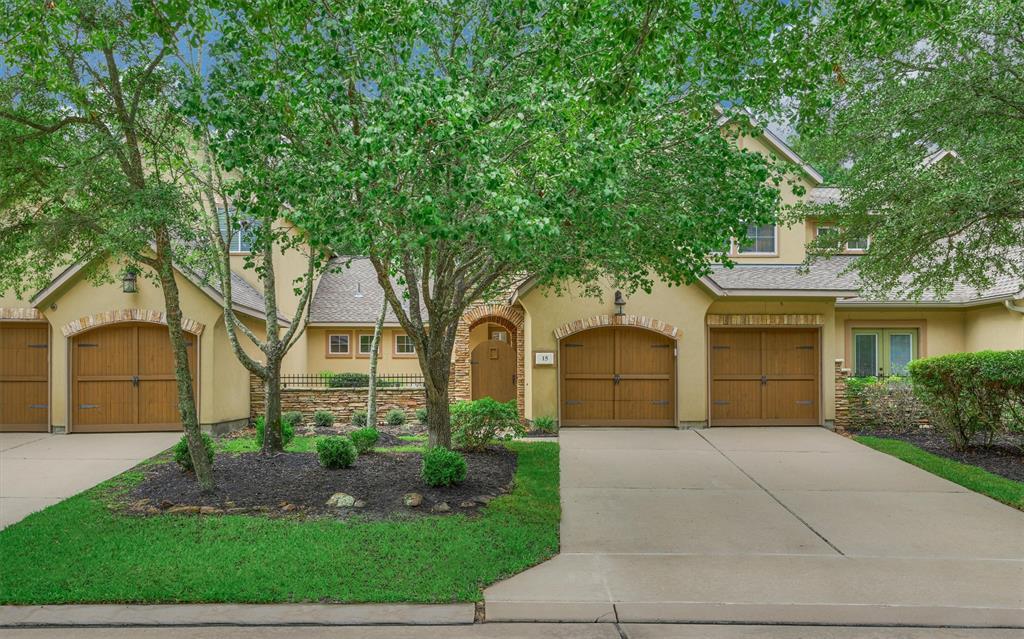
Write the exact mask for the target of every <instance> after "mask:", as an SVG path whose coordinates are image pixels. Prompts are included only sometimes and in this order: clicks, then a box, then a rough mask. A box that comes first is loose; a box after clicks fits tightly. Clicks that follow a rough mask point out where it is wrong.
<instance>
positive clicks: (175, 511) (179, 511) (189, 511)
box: [167, 506, 199, 515]
mask: <svg viewBox="0 0 1024 639" xmlns="http://www.w3.org/2000/svg"><path fill="white" fill-rule="evenodd" d="M167 512H169V513H170V514H172V515H198V514H199V506H172V507H171V508H168V509H167Z"/></svg>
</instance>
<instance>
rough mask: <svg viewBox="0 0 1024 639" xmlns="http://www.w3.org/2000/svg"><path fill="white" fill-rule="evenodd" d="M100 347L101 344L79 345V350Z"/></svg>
mask: <svg viewBox="0 0 1024 639" xmlns="http://www.w3.org/2000/svg"><path fill="white" fill-rule="evenodd" d="M98 346H99V344H85V343H80V344H79V345H78V348H96V347H98Z"/></svg>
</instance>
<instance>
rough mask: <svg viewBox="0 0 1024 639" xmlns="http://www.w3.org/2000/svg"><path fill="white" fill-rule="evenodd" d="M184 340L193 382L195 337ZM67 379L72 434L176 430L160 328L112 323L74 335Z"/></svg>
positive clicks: (165, 339) (167, 351)
mask: <svg viewBox="0 0 1024 639" xmlns="http://www.w3.org/2000/svg"><path fill="white" fill-rule="evenodd" d="M185 339H186V343H187V344H188V346H189V362H190V364H191V368H192V378H193V379H196V377H195V375H196V357H195V352H196V338H195V337H194V336H193V335H189V334H186V335H185ZM72 377H73V381H72V414H73V421H72V429H73V430H74V431H75V432H79V433H83V432H94V433H95V432H115V431H147V430H179V429H181V418H180V416H179V414H178V383H177V381H176V380H175V377H174V357H173V355H172V353H171V339H170V337H169V336H168V334H167V327H166V326H159V325H150V324H127V325H126V324H117V325H112V326H103V327H100V328H96V329H93V330H91V331H89V332H88V333H83V334H81V335H78V336H76V337H75V338H74V339H73V340H72ZM196 387H198V381H197V382H196Z"/></svg>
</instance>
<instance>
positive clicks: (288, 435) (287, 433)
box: [256, 413, 295, 448]
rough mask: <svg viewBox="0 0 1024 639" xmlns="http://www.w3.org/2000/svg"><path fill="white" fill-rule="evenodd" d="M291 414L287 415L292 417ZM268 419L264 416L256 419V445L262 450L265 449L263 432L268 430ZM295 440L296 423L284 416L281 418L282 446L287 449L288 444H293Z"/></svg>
mask: <svg viewBox="0 0 1024 639" xmlns="http://www.w3.org/2000/svg"><path fill="white" fill-rule="evenodd" d="M290 414H291V413H285V415H290ZM265 424H266V419H265V418H264V417H263V415H260V416H259V417H257V418H256V445H257V446H259V447H260V448H262V447H263V431H264V430H265V429H266V426H265ZM293 439H295V422H293V421H291V420H290V419H286V418H285V416H284V415H282V416H281V446H282V447H283V448H287V447H288V444H290V443H292V440H293Z"/></svg>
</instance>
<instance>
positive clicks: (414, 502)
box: [402, 493, 423, 508]
mask: <svg viewBox="0 0 1024 639" xmlns="http://www.w3.org/2000/svg"><path fill="white" fill-rule="evenodd" d="M402 502H403V503H404V504H405V505H406V506H408V507H410V508H416V507H417V506H419V505H420V504H422V503H423V495H421V494H419V493H406V494H405V497H404V498H403V499H402Z"/></svg>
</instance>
